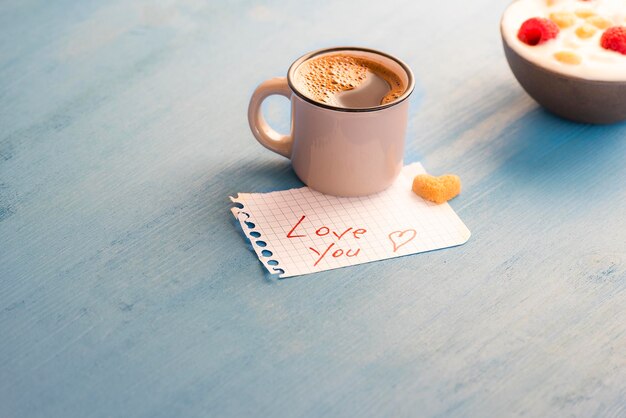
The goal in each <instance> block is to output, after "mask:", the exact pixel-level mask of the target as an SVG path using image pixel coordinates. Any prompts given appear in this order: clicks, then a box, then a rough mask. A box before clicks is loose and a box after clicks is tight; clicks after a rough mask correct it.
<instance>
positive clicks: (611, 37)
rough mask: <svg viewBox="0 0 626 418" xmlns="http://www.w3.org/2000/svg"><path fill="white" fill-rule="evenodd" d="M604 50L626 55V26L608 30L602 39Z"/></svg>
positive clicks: (601, 43)
mask: <svg viewBox="0 0 626 418" xmlns="http://www.w3.org/2000/svg"><path fill="white" fill-rule="evenodd" d="M600 45H602V48H604V49H609V50H611V51H617V52H619V53H620V54H624V55H626V26H613V27H612V28H608V29H607V30H606V31H604V33H603V34H602V38H600Z"/></svg>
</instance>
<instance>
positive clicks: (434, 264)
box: [0, 0, 626, 417]
mask: <svg viewBox="0 0 626 418" xmlns="http://www.w3.org/2000/svg"><path fill="white" fill-rule="evenodd" d="M371 3H372V4H367V5H364V4H363V3H362V2H357V1H345V2H337V3H331V2H325V1H321V2H291V3H287V2H278V1H268V2H265V3H262V4H261V3H252V2H245V1H239V2H228V3H227V2H219V1H212V0H211V1H209V2H202V1H199V0H179V1H174V0H172V1H151V0H137V1H132V2H131V1H122V0H112V1H106V2H105V1H54V2H51V1H50V2H44V1H36V0H29V1H17V0H14V1H4V2H2V3H0V34H1V35H2V36H0V102H1V103H2V107H1V108H0V126H1V127H2V131H1V132H0V238H1V242H0V335H1V343H0V416H2V417H74V416H75V417H128V416H134V417H161V416H162V417H170V416H189V417H195V416H197V417H201V416H219V417H239V416H294V417H317V416H372V417H380V416H394V417H398V416H429V417H443V416H451V417H474V416H475V417H488V416H494V417H496V416H497V417H502V416H522V415H523V416H531V417H534V416H537V417H557V416H580V417H591V416H598V417H600V416H601V417H623V416H626V265H625V263H626V219H625V216H624V214H625V213H626V210H625V209H626V164H624V158H625V156H626V125H624V124H621V125H614V126H588V125H579V124H574V123H570V122H566V121H564V120H561V119H558V118H556V117H554V116H552V115H550V114H548V113H546V112H544V111H543V110H541V109H540V108H538V107H537V105H536V104H535V103H534V102H533V101H532V100H531V99H529V98H528V97H527V96H526V95H525V94H524V93H523V91H522V90H521V88H520V87H519V86H518V85H517V84H516V82H515V80H514V79H513V77H512V75H511V73H510V71H509V69H508V68H507V65H506V62H505V59H504V56H503V53H502V48H501V45H500V39H499V33H498V21H499V17H500V14H501V13H502V11H503V9H504V7H505V4H504V3H503V2H497V1H495V0H476V1H473V2H471V3H467V2H462V1H460V0H449V1H446V2H434V3H433V4H429V5H428V6H426V5H425V3H422V2H415V1H408V0H389V1H385V2H379V3H374V2H371ZM341 44H353V45H362V46H368V47H373V48H378V49H382V50H385V51H388V52H390V53H392V54H395V55H397V56H399V57H400V58H402V59H404V60H405V61H406V62H407V63H408V64H409V65H410V66H411V67H412V68H413V70H414V72H415V75H416V78H417V81H418V85H417V89H416V92H415V94H414V97H413V98H412V108H411V115H410V129H409V132H408V135H407V151H406V161H407V162H411V161H421V162H422V163H423V164H424V166H425V167H426V168H427V169H428V170H430V171H431V172H432V173H433V174H442V173H444V172H454V173H457V174H459V175H460V176H461V178H462V180H463V182H464V189H463V193H462V194H461V196H459V197H458V198H457V199H456V200H454V201H453V202H452V206H453V207H454V209H455V210H456V211H457V212H458V213H459V215H460V216H461V218H462V219H463V220H464V221H465V223H466V224H467V225H468V227H469V228H470V229H471V230H472V233H473V235H472V238H471V240H470V241H469V242H468V243H467V244H466V245H464V246H462V247H458V248H453V249H450V250H445V251H438V252H432V253H427V254H422V255H417V256H411V257H404V258H401V259H394V260H389V261H385V262H379V263H374V264H367V265H360V266H356V267H353V268H350V269H341V270H336V271H329V272H325V273H320V274H316V275H313V276H306V277H301V278H295V279H288V280H281V281H275V280H271V279H269V278H267V277H266V276H264V272H263V268H262V266H261V265H260V264H259V263H258V261H257V260H256V259H255V256H254V255H253V253H252V252H251V251H250V248H249V247H248V246H247V244H246V243H245V242H244V239H243V238H242V236H241V235H240V234H239V232H238V231H237V229H236V227H235V224H234V222H233V220H232V219H231V215H230V213H229V212H228V208H229V203H228V200H227V196H228V195H229V194H234V193H237V192H243V191H246V192H256V191H269V190H276V189H284V188H289V187H294V186H299V185H300V182H299V181H298V180H297V178H296V177H295V175H294V174H293V172H292V171H291V169H290V166H289V163H288V161H286V160H285V159H281V158H280V157H278V156H276V155H273V154H271V153H269V152H267V151H266V150H265V149H263V148H262V147H260V146H259V145H258V144H256V142H255V141H254V139H253V137H252V135H251V134H250V132H249V129H248V127H247V122H246V107H247V102H248V99H249V97H250V94H251V92H252V91H253V89H254V87H255V86H256V85H257V84H258V83H259V82H261V81H263V80H264V79H266V78H269V77H272V76H277V75H283V74H285V73H286V70H287V67H288V66H289V64H290V63H291V62H292V61H293V60H294V59H296V58H297V57H298V56H299V55H300V54H303V53H305V52H307V51H309V50H313V49H316V48H320V47H325V46H334V45H341ZM266 110H267V112H268V117H269V119H270V120H272V121H274V122H275V123H277V124H278V126H281V127H282V128H283V129H285V128H286V127H287V126H288V122H287V118H288V107H287V106H286V104H285V102H284V101H281V100H278V99H277V100H273V101H270V102H269V104H268V106H267V109H266Z"/></svg>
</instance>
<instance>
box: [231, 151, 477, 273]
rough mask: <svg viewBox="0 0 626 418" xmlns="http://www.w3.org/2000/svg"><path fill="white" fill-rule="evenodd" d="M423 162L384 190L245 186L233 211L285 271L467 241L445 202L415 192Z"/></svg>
mask: <svg viewBox="0 0 626 418" xmlns="http://www.w3.org/2000/svg"><path fill="white" fill-rule="evenodd" d="M424 172H425V171H424V168H423V167H422V165H421V164H420V163H413V164H410V165H408V166H405V167H404V168H403V170H402V173H401V174H400V176H399V177H398V179H397V180H396V182H395V183H394V184H393V185H392V186H391V187H390V188H388V189H387V190H385V191H384V192H381V193H378V194H376V195H373V196H367V197H334V196H328V195H325V194H322V193H319V192H316V191H314V190H311V189H309V188H308V187H302V188H299V189H291V190H284V191H278V192H270V193H239V195H238V197H237V198H233V197H231V198H230V199H231V200H232V201H233V202H235V203H238V204H239V205H238V206H243V207H241V208H240V207H233V208H232V209H231V210H232V213H233V215H235V217H236V218H237V219H238V220H239V222H240V223H241V227H242V229H243V231H244V233H245V234H246V235H247V237H248V238H249V239H250V242H251V243H252V246H253V248H254V251H255V252H256V254H257V256H258V257H259V260H260V261H261V262H262V263H263V265H264V266H265V267H266V268H267V269H268V271H269V272H270V273H272V274H279V275H280V277H281V278H284V277H291V276H298V275H302V274H308V273H314V272H318V271H323V270H330V269H334V268H339V267H346V266H351V265H355V264H362V263H368V262H370V261H377V260H384V259H387V258H393V257H400V256H403V255H408V254H417V253H421V252H424V251H430V250H435V249H440V248H446V247H452V246H456V245H461V244H463V243H465V242H467V240H468V239H469V237H470V231H469V230H468V229H467V227H466V226H465V224H463V221H461V219H459V217H458V216H457V214H456V213H455V212H454V210H452V208H451V207H450V205H448V204H447V203H444V204H441V205H437V204H435V203H431V202H428V201H425V200H423V199H422V198H420V197H418V196H417V195H415V194H414V193H413V191H412V190H411V184H412V181H413V177H415V176H416V175H417V174H422V173H424Z"/></svg>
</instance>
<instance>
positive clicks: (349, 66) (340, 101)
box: [293, 52, 406, 108]
mask: <svg viewBox="0 0 626 418" xmlns="http://www.w3.org/2000/svg"><path fill="white" fill-rule="evenodd" d="M294 75H295V77H294V80H293V84H294V87H296V88H297V89H298V90H299V91H301V92H302V93H303V94H304V95H306V96H307V97H308V98H310V99H313V100H315V101H316V102H320V103H324V104H329V105H334V106H337V107H343V108H367V107H373V106H378V105H381V104H386V103H391V102H393V101H394V100H396V99H397V98H399V97H400V96H401V95H402V94H403V93H404V91H405V90H406V86H405V85H404V83H403V82H402V78H401V77H400V76H399V75H397V74H396V73H394V72H393V71H392V70H391V69H389V68H387V67H385V65H384V64H382V63H380V62H376V61H373V60H370V59H367V58H363V57H359V56H358V55H355V54H348V53H345V52H344V53H337V54H335V53H330V54H328V55H321V56H318V57H315V58H312V59H310V60H308V61H305V62H304V63H302V65H300V66H299V67H298V70H297V71H296V72H295V74H294Z"/></svg>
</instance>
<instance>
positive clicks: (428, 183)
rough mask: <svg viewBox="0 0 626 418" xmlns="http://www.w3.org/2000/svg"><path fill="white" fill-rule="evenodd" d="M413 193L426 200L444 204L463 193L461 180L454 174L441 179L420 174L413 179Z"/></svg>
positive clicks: (445, 175) (440, 177)
mask: <svg viewBox="0 0 626 418" xmlns="http://www.w3.org/2000/svg"><path fill="white" fill-rule="evenodd" d="M413 191H414V192H415V194H416V195H418V196H420V197H422V198H424V199H426V200H430V201H431V202H435V203H443V202H447V201H448V200H450V199H452V198H454V197H456V196H457V195H458V194H459V193H461V179H460V178H459V176H456V175H454V174H444V175H443V176H439V177H435V176H431V175H430V174H419V175H417V176H415V178H414V179H413Z"/></svg>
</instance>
